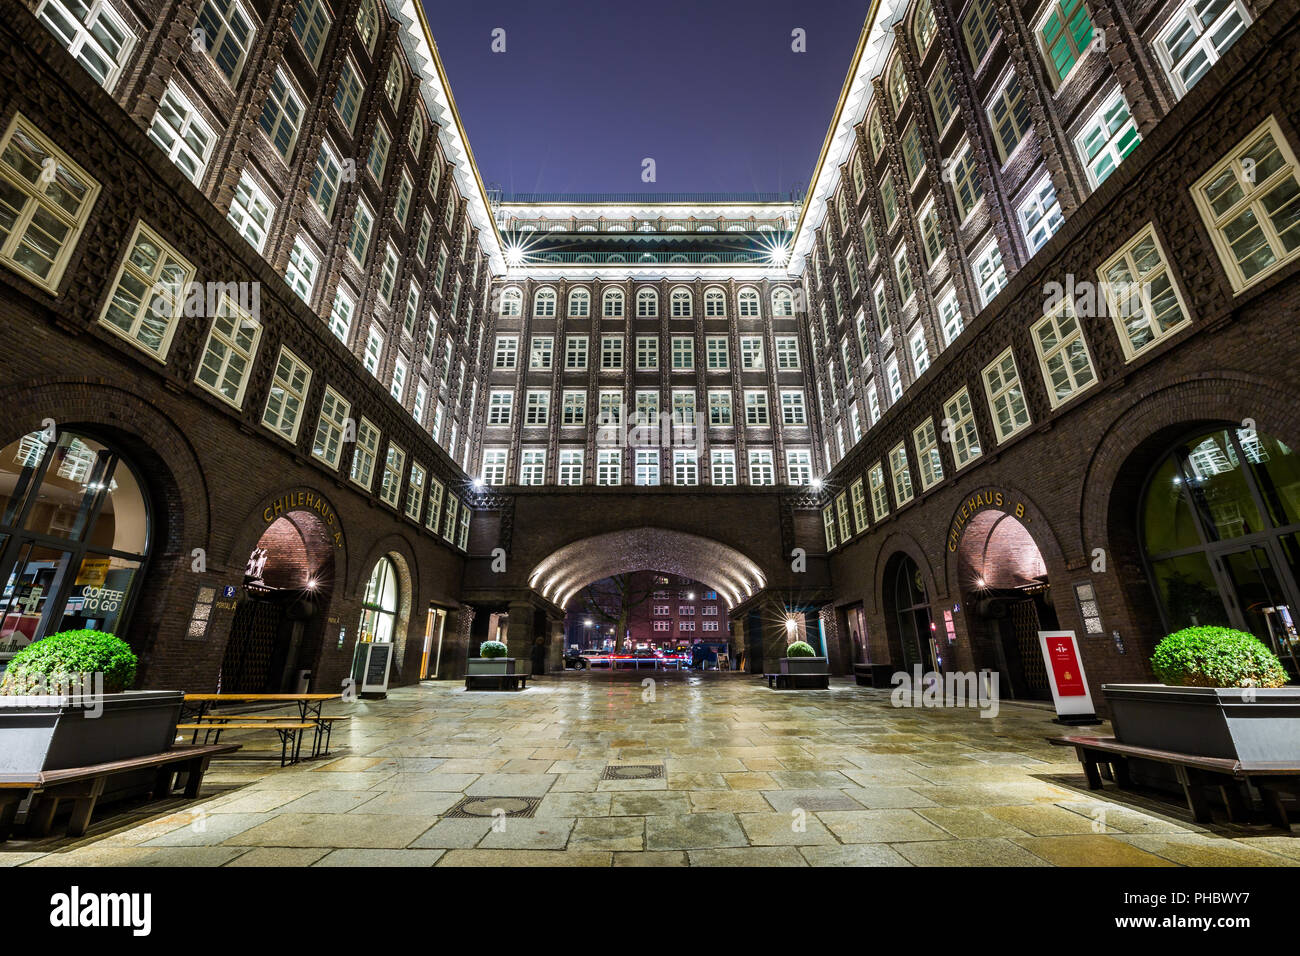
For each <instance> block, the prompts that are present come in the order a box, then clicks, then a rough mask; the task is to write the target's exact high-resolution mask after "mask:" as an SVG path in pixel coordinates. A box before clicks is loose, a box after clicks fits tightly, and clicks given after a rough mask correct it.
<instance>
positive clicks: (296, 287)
mask: <svg viewBox="0 0 1300 956" xmlns="http://www.w3.org/2000/svg"><path fill="white" fill-rule="evenodd" d="M318 271H320V259H319V258H318V257H317V255H316V253H315V252H313V251H312V250H311V248H310V247H309V246H308V245H307V238H306V237H305V236H299V237H298V238H297V239H295V240H294V241H293V248H292V249H290V250H289V264H288V265H287V266H286V267H285V270H284V278H285V281H286V282H288V283H289V288H291V289H292V290H293V291H294V292H296V293H297V294H298V298H300V299H302V301H304V302H306V303H308V304H310V303H311V291H312V289H313V288H314V287H315V285H316V273H317V272H318Z"/></svg>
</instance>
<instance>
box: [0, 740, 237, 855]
mask: <svg viewBox="0 0 1300 956" xmlns="http://www.w3.org/2000/svg"><path fill="white" fill-rule="evenodd" d="M238 749H239V744H213V745H205V746H197V747H196V746H188V745H181V746H176V747H173V748H172V749H171V750H167V751H164V752H162V753H156V754H148V755H147V756H144V757H131V758H129V759H127V760H113V761H110V762H108V763H100V764H93V765H91V766H88V767H69V768H67V769H65V770H42V771H39V772H38V773H35V774H31V775H18V774H3V775H0V842H4V841H5V840H7V839H8V838H9V834H10V831H11V830H12V829H13V824H14V818H15V816H16V815H17V813H18V806H19V804H21V803H22V802H23V801H24V800H25V799H27V797H29V796H30V797H32V802H31V805H30V807H29V808H28V810H27V825H28V828H29V829H30V830H31V831H32V833H33V834H35V835H37V836H45V835H46V834H48V833H49V832H50V828H51V827H52V826H53V823H54V815H55V813H56V812H57V811H58V809H59V803H60V802H61V801H64V800H71V801H72V802H73V807H72V816H71V818H69V820H68V835H69V836H82V835H83V834H84V833H85V832H86V827H87V825H88V824H89V823H90V816H91V814H93V813H94V812H95V804H96V802H97V801H98V800H99V797H100V795H101V794H102V793H103V792H104V784H105V783H106V782H107V781H108V778H109V777H112V776H114V775H116V774H120V773H131V772H133V771H139V770H150V769H153V770H155V771H156V775H155V778H154V786H153V796H154V799H156V800H161V799H163V798H165V797H169V796H171V793H172V790H173V789H174V783H175V775H176V774H177V773H184V774H186V775H187V777H186V780H185V798H186V799H187V800H193V799H194V798H195V797H197V796H198V795H199V787H200V786H201V785H202V783H203V774H204V773H205V772H207V769H208V762H209V761H210V760H211V759H212V758H213V757H215V756H219V755H221V754H227V753H233V752H234V751H236V750H238Z"/></svg>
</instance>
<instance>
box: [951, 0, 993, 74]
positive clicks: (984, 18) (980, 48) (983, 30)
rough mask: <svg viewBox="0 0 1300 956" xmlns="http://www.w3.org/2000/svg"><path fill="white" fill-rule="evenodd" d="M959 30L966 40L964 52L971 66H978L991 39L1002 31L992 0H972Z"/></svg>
mask: <svg viewBox="0 0 1300 956" xmlns="http://www.w3.org/2000/svg"><path fill="white" fill-rule="evenodd" d="M961 32H962V37H963V38H964V39H965V41H966V52H967V53H969V54H970V62H971V66H974V67H978V66H979V65H980V62H981V61H982V60H983V59H984V55H985V54H986V53H988V52H989V50H990V49H991V48H992V46H993V41H994V40H996V39H997V38H998V35H999V34H1000V33H1001V32H1002V28H1001V26H1000V25H999V24H998V12H997V6H996V5H995V4H994V2H993V0H974V2H972V3H971V5H970V10H969V12H968V13H967V14H966V17H965V18H964V19H963V20H962V24H961Z"/></svg>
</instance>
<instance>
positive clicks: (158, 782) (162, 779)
mask: <svg viewBox="0 0 1300 956" xmlns="http://www.w3.org/2000/svg"><path fill="white" fill-rule="evenodd" d="M175 774H176V768H175V767H159V768H158V773H157V775H156V776H155V777H154V782H153V798H154V799H155V800H166V799H167V798H168V797H170V796H171V795H172V789H173V784H174V777H175Z"/></svg>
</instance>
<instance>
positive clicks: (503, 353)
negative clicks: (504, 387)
mask: <svg viewBox="0 0 1300 956" xmlns="http://www.w3.org/2000/svg"><path fill="white" fill-rule="evenodd" d="M518 364H519V336H517V335H498V336H497V345H496V352H495V354H494V357H493V365H494V367H496V368H499V369H512V368H515V367H516V366H517V365H518ZM444 374H445V370H444Z"/></svg>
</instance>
